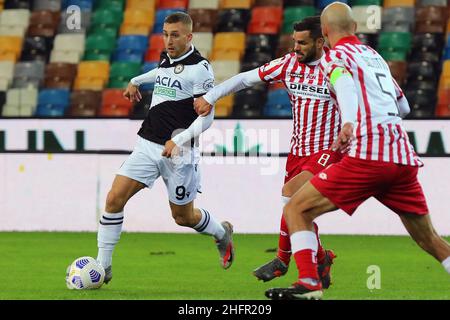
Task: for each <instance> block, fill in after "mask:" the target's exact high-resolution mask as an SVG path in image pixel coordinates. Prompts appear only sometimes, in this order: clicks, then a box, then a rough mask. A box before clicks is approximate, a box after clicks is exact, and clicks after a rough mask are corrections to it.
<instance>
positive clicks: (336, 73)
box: [330, 67, 351, 87]
mask: <svg viewBox="0 0 450 320" xmlns="http://www.w3.org/2000/svg"><path fill="white" fill-rule="evenodd" d="M341 77H351V75H350V72H348V70H347V69H346V68H345V67H336V68H334V69H333V71H331V75H330V83H331V85H332V86H333V87H334V86H335V84H336V81H338V79H339V78H341Z"/></svg>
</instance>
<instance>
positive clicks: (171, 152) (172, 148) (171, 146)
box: [161, 140, 178, 158]
mask: <svg viewBox="0 0 450 320" xmlns="http://www.w3.org/2000/svg"><path fill="white" fill-rule="evenodd" d="M177 154H178V146H177V145H176V144H175V142H173V141H172V140H168V141H167V142H166V144H165V145H164V150H163V152H162V154H161V155H162V156H163V157H166V158H170V157H172V156H176V155H177Z"/></svg>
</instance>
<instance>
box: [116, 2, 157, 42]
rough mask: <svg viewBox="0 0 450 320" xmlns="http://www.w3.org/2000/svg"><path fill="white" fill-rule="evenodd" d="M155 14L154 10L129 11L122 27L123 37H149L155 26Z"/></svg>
mask: <svg viewBox="0 0 450 320" xmlns="http://www.w3.org/2000/svg"><path fill="white" fill-rule="evenodd" d="M154 21H155V12H154V11H153V10H146V11H143V10H139V9H127V10H126V11H125V14H124V19H123V23H122V25H121V27H120V34H121V35H145V36H146V35H148V33H149V31H150V29H151V28H152V26H153V25H154Z"/></svg>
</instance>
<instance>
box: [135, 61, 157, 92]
mask: <svg viewBox="0 0 450 320" xmlns="http://www.w3.org/2000/svg"><path fill="white" fill-rule="evenodd" d="M158 64H159V63H158V62H146V63H144V64H143V65H142V68H141V74H144V73H146V72H149V71H150V70H153V69H155V68H158ZM154 86H155V84H154V83H146V84H142V85H140V86H139V90H140V91H141V92H144V91H151V90H153V88H154Z"/></svg>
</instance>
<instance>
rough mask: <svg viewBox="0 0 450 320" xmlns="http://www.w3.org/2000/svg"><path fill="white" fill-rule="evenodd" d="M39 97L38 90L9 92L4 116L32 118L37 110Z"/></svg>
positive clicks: (28, 89)
mask: <svg viewBox="0 0 450 320" xmlns="http://www.w3.org/2000/svg"><path fill="white" fill-rule="evenodd" d="M37 96H38V91H37V89H36V88H27V89H10V90H8V92H7V93H6V103H5V105H4V107H3V113H2V115H3V116H4V117H31V116H32V115H33V113H34V111H35V109H36V105H37Z"/></svg>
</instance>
